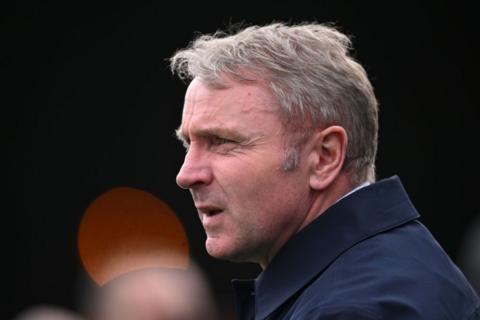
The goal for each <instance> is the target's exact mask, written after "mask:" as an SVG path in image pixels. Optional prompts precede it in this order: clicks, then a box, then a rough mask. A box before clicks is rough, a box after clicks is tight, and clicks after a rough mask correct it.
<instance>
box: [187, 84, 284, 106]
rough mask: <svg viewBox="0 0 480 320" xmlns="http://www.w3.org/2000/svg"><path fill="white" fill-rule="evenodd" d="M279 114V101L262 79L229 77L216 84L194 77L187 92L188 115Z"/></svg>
mask: <svg viewBox="0 0 480 320" xmlns="http://www.w3.org/2000/svg"><path fill="white" fill-rule="evenodd" d="M213 111H214V112H216V113H218V112H221V111H223V112H224V113H230V112H242V113H248V112H266V113H275V112H276V111H277V102H276V99H275V97H274V96H273V94H272V93H271V91H270V89H269V88H268V87H267V86H265V85H263V84H261V83H259V82H238V81H232V80H227V79H226V80H225V86H223V87H221V88H220V87H213V86H209V85H206V84H205V83H203V82H202V81H200V80H198V79H194V80H193V81H192V82H191V83H190V85H189V87H188V89H187V92H186V95H185V105H184V110H183V112H184V114H185V113H186V114H190V113H198V114H203V113H208V112H213Z"/></svg>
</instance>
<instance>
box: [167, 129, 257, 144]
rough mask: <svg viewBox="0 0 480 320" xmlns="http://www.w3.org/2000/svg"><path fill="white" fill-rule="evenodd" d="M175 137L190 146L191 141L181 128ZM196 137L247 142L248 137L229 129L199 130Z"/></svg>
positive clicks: (176, 131)
mask: <svg viewBox="0 0 480 320" xmlns="http://www.w3.org/2000/svg"><path fill="white" fill-rule="evenodd" d="M175 135H176V136H177V138H178V140H180V141H181V142H182V143H184V144H189V143H190V139H189V138H188V137H187V136H186V135H185V134H184V133H183V132H182V129H181V128H178V129H176V130H175ZM195 135H196V136H199V137H204V138H208V137H217V136H222V137H224V138H229V139H238V140H247V139H248V137H247V136H245V135H243V134H240V133H239V132H238V131H236V130H231V129H228V128H220V127H218V128H207V129H199V130H198V131H197V132H196V133H195Z"/></svg>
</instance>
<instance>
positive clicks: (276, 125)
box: [177, 79, 310, 266]
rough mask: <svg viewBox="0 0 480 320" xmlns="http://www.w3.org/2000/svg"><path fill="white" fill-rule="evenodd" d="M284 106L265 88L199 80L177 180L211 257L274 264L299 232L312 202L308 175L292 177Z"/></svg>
mask: <svg viewBox="0 0 480 320" xmlns="http://www.w3.org/2000/svg"><path fill="white" fill-rule="evenodd" d="M277 108H278V107H277V102H276V100H275V99H274V97H273V95H272V94H271V93H270V91H269V90H268V89H267V88H266V87H264V86H262V85H259V84H258V83H248V84H245V83H238V82H233V81H230V82H228V88H226V89H216V88H212V87H208V86H206V85H204V84H203V83H202V82H200V81H199V80H196V79H195V80H194V81H192V83H191V84H190V86H189V88H188V90H187V94H186V97H185V106H184V110H183V118H182V124H181V126H180V129H179V136H180V137H181V138H182V139H183V140H185V142H186V143H187V144H188V151H187V154H186V156H185V161H184V163H183V166H182V168H181V169H180V172H179V173H178V176H177V183H178V185H179V186H180V187H182V188H185V189H187V188H188V189H190V192H191V194H192V197H193V201H194V202H195V206H196V208H197V211H198V215H199V217H200V220H201V222H202V225H203V227H204V229H205V232H206V235H207V239H206V249H207V251H208V253H209V254H210V255H211V256H214V257H217V258H223V259H228V260H233V261H250V262H257V263H260V264H261V265H262V266H264V265H266V264H267V263H268V262H269V261H270V259H271V258H272V255H274V254H275V253H276V251H277V250H278V249H279V248H280V247H281V246H282V245H283V244H284V243H285V242H286V241H287V240H288V238H290V237H291V236H292V235H293V234H294V233H296V232H297V231H298V230H299V228H300V226H301V224H302V222H303V219H304V218H305V215H306V213H307V210H308V206H309V201H310V189H309V183H308V170H307V169H306V166H305V164H304V163H303V162H302V161H303V160H302V157H300V159H301V160H300V161H301V162H300V165H299V166H298V168H296V169H295V170H292V171H284V170H283V169H282V165H283V162H284V156H285V151H284V150H285V142H284V141H285V140H284V132H283V127H282V123H281V121H280V119H279V117H278V114H277V112H278V111H277Z"/></svg>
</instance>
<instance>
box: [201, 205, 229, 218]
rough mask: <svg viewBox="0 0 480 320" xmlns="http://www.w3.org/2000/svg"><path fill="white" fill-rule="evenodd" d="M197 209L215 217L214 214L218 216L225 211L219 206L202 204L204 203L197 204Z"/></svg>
mask: <svg viewBox="0 0 480 320" xmlns="http://www.w3.org/2000/svg"><path fill="white" fill-rule="evenodd" d="M197 210H198V211H199V212H200V213H201V214H204V215H206V216H207V217H213V216H216V215H218V214H220V213H222V212H223V209H220V208H218V207H214V206H202V205H199V206H197Z"/></svg>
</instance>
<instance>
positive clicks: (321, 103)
mask: <svg viewBox="0 0 480 320" xmlns="http://www.w3.org/2000/svg"><path fill="white" fill-rule="evenodd" d="M350 49H351V41H350V39H349V38H348V37H347V36H346V35H345V34H343V33H341V32H339V31H338V30H337V29H335V28H334V27H333V26H330V25H325V24H318V23H308V24H298V25H286V24H283V23H273V24H270V25H266V26H251V27H248V28H245V29H243V30H240V31H239V32H236V33H232V34H227V33H225V32H222V31H217V32H216V33H214V34H213V35H201V36H199V37H198V38H197V39H196V40H194V41H193V42H192V43H191V44H190V45H189V47H187V48H186V49H182V50H179V51H177V52H176V53H175V55H174V56H173V57H172V58H171V59H170V66H171V69H172V72H173V73H177V74H178V76H179V77H180V78H181V79H193V78H196V77H197V78H199V79H200V80H201V81H202V82H204V83H206V84H208V85H211V86H217V87H222V86H224V83H225V80H224V76H227V77H231V78H232V79H235V80H238V81H260V82H263V83H265V84H266V85H268V86H269V87H270V89H271V90H272V92H273V94H274V95H275V96H276V98H277V100H278V102H279V105H280V117H281V119H282V120H283V122H284V124H285V127H286V129H288V131H289V132H290V133H295V134H294V136H295V137H297V139H296V142H295V143H290V144H291V145H290V146H289V147H288V148H287V150H286V154H285V161H286V162H287V161H288V163H285V164H284V168H288V170H292V169H293V168H294V166H296V165H297V163H298V161H299V160H298V157H299V155H298V145H299V144H301V143H303V142H302V141H305V139H306V137H308V136H310V135H311V134H312V132H313V130H314V129H315V128H319V127H327V126H331V125H339V126H342V127H343V128H344V129H345V131H346V132H347V137H348V144H347V150H346V157H345V162H344V168H343V169H344V170H347V171H348V172H349V173H350V180H351V183H352V184H353V185H357V184H359V183H361V182H363V181H366V180H367V181H371V182H372V181H374V180H375V156H376V152H377V139H378V103H377V100H376V98H375V95H374V93H373V88H372V85H371V83H370V81H369V80H368V77H367V74H366V72H365V70H364V68H363V67H362V66H361V65H360V64H359V63H357V62H356V61H355V60H354V59H353V58H352V57H351V56H350V55H349V50H350Z"/></svg>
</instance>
